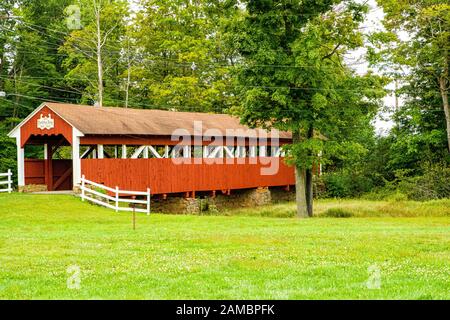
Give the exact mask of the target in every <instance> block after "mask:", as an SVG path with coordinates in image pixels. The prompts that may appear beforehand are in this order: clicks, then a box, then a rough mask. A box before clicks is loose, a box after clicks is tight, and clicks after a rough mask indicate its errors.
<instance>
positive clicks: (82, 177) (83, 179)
mask: <svg viewBox="0 0 450 320" xmlns="http://www.w3.org/2000/svg"><path fill="white" fill-rule="evenodd" d="M85 187H86V176H85V175H84V174H83V175H82V176H81V201H84V197H85V194H86V192H85Z"/></svg>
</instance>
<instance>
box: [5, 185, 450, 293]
mask: <svg viewBox="0 0 450 320" xmlns="http://www.w3.org/2000/svg"><path fill="white" fill-rule="evenodd" d="M351 203H353V202H345V201H341V202H337V201H336V202H333V201H324V202H319V203H318V210H319V211H320V210H323V209H324V208H328V207H330V206H331V207H332V206H333V205H334V206H336V207H339V206H347V207H349V206H350V207H352V210H356V211H357V210H358V208H357V206H356V204H352V205H349V204H351ZM354 203H356V202H354ZM359 205H360V206H361V210H362V211H364V210H363V209H364V208H365V209H367V206H370V205H371V203H370V202H367V203H365V204H364V202H362V203H360V204H359ZM372 205H374V206H376V205H379V204H377V203H372ZM290 206H293V205H292V204H291V205H290ZM400 207H401V206H400ZM403 207H405V208H406V207H408V205H407V204H404V205H403ZM281 208H286V205H284V206H283V207H280V209H281ZM261 210H263V211H264V210H265V211H267V210H269V209H267V208H262V209H261ZM271 210H275V211H276V210H277V206H274V207H272V208H271ZM417 210H420V209H417ZM369 211H370V210H369ZM425 211H426V213H427V214H426V216H422V217H420V213H419V214H418V215H419V217H383V216H378V217H369V218H367V217H354V218H341V219H339V218H313V219H307V220H299V219H296V218H271V217H256V216H241V215H233V214H232V213H231V214H230V215H229V216H185V215H152V216H150V217H147V216H145V215H138V219H137V230H136V231H133V230H132V223H131V222H132V219H131V215H130V214H126V213H120V214H116V213H115V212H113V211H110V210H106V209H102V208H99V207H96V206H93V205H90V204H87V203H82V202H81V201H80V200H78V199H77V198H75V197H72V196H42V195H39V196H38V195H19V194H12V195H0V299H324V298H325V299H371V298H374V299H450V216H449V215H448V213H446V212H443V213H442V211H439V210H438V211H437V214H436V215H432V214H430V211H429V210H428V211H427V210H425ZM444 211H445V210H444ZM253 212H254V211H253ZM375 215H376V214H375ZM380 215H381V214H380ZM71 266H76V267H79V268H80V270H81V273H80V288H79V289H78V290H77V289H69V288H68V286H67V283H68V279H69V284H73V282H71V279H73V275H74V271H73V270H76V268H75V269H69V271H70V272H68V268H69V267H71ZM369 269H370V272H369ZM374 270H375V271H374ZM377 270H378V271H379V275H380V284H381V287H380V288H379V289H369V288H368V287H367V281H368V279H369V278H370V279H371V280H374V277H376V276H377ZM369 282H371V283H376V279H375V282H373V281H369Z"/></svg>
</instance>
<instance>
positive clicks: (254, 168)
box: [81, 158, 295, 194]
mask: <svg viewBox="0 0 450 320" xmlns="http://www.w3.org/2000/svg"><path fill="white" fill-rule="evenodd" d="M268 159H270V158H268ZM228 160H230V159H228ZM239 160H241V161H242V160H243V159H239ZM249 160H250V159H245V161H246V163H245V164H206V163H204V164H181V165H176V164H174V163H173V159H83V160H81V172H82V174H84V175H85V176H86V179H88V180H91V181H94V182H97V183H102V184H104V185H106V186H109V187H116V186H118V187H119V188H120V189H122V190H133V191H145V190H146V189H147V188H151V191H152V194H170V193H181V192H190V191H213V190H228V189H231V190H233V189H248V188H257V187H271V186H287V185H294V184H295V177H294V169H293V168H292V167H288V166H287V165H285V164H284V162H283V158H273V160H275V161H277V160H280V163H279V170H278V173H277V174H276V175H272V176H263V175H261V169H262V168H266V167H268V165H262V164H250V163H249Z"/></svg>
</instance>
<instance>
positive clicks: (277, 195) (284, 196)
mask: <svg viewBox="0 0 450 320" xmlns="http://www.w3.org/2000/svg"><path fill="white" fill-rule="evenodd" d="M270 192H271V194H272V200H273V202H274V203H277V202H289V201H295V188H294V187H291V188H290V190H289V191H287V190H285V189H284V188H274V189H271V190H270Z"/></svg>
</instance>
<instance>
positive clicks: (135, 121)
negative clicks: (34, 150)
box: [18, 103, 292, 139]
mask: <svg viewBox="0 0 450 320" xmlns="http://www.w3.org/2000/svg"><path fill="white" fill-rule="evenodd" d="M45 106H46V107H48V108H50V109H51V110H53V111H54V112H55V113H56V114H58V115H59V116H60V117H61V118H62V119H63V120H65V121H66V122H67V123H69V124H70V125H72V126H73V127H75V128H76V129H77V130H79V131H80V132H81V133H83V134H84V135H155V136H156V135H157V136H170V135H172V134H173V133H174V131H175V130H177V129H184V130H187V131H188V132H189V133H190V134H191V135H194V122H195V121H201V122H202V128H203V133H205V131H206V130H209V129H215V130H220V132H221V133H222V135H223V136H227V130H230V129H231V130H238V129H242V130H248V129H249V127H247V126H244V125H242V124H240V121H239V119H238V118H237V117H233V116H230V115H225V114H209V113H193V112H175V111H163V110H147V109H130V108H111V107H93V106H85V105H74V104H63V103H43V104H42V105H41V106H40V107H39V108H38V109H37V110H36V111H39V110H40V109H42V108H43V107H45ZM36 111H35V112H36ZM26 121H27V119H25V120H24V122H23V123H25V122H26ZM23 123H21V124H20V125H19V126H18V128H19V127H20V126H21V125H22V124H23ZM263 132H264V130H262V129H257V135H258V136H260V135H261V133H263ZM233 136H236V135H233ZM237 136H242V135H237ZM244 136H247V135H244ZM291 137H292V136H291V134H290V133H287V132H280V138H281V139H291Z"/></svg>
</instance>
